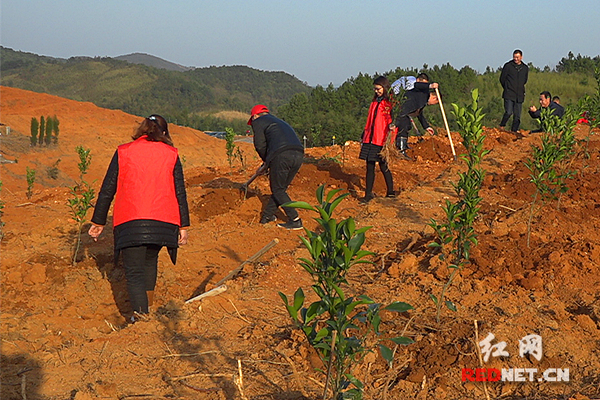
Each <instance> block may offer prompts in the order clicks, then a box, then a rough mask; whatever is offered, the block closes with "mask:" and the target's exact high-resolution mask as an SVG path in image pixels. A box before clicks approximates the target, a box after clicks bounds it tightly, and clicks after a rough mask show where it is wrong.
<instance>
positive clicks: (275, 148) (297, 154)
mask: <svg viewBox="0 0 600 400" xmlns="http://www.w3.org/2000/svg"><path fill="white" fill-rule="evenodd" d="M250 114H251V116H250V119H249V120H248V125H251V126H252V130H253V131H254V148H255V149H256V152H257V153H258V155H259V156H260V158H261V159H262V160H263V165H262V166H261V167H260V169H262V170H263V171H266V170H268V171H269V184H270V186H271V193H272V194H271V197H270V198H269V201H268V202H267V205H266V206H265V208H264V210H263V213H262V217H261V219H260V223H261V224H266V223H269V222H272V221H275V220H276V219H277V218H276V217H275V212H276V211H277V208H278V207H280V206H281V205H282V204H285V203H288V202H290V201H292V200H291V199H290V196H288V194H287V188H288V186H289V185H290V183H292V180H293V179H294V177H295V176H296V174H297V173H298V171H299V170H300V167H301V166H302V161H303V159H304V146H302V143H300V139H298V136H297V135H296V132H295V131H294V129H293V128H292V127H291V126H290V125H288V123H287V122H285V121H283V120H281V119H279V118H276V117H274V116H273V115H271V114H270V113H269V109H268V108H267V106H264V105H262V104H258V105H256V106H254V107H253V108H252V111H251V113H250ZM282 209H283V211H284V212H285V214H286V216H287V218H288V221H287V222H286V223H283V224H278V226H280V227H282V228H286V229H293V230H296V229H302V227H303V226H302V220H301V219H300V218H299V216H298V211H296V209H295V208H289V207H283V208H282Z"/></svg>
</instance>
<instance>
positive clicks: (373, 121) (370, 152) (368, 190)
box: [358, 76, 397, 204]
mask: <svg viewBox="0 0 600 400" xmlns="http://www.w3.org/2000/svg"><path fill="white" fill-rule="evenodd" d="M390 87H391V85H390V82H389V80H388V79H387V78H386V77H384V76H379V77H377V78H375V80H374V81H373V90H374V92H375V94H374V95H373V101H372V102H371V105H370V107H369V115H368V117H367V123H366V125H365V129H364V131H363V136H362V140H361V143H362V144H361V148H360V154H359V156H358V158H359V159H361V160H365V161H366V162H367V176H366V182H365V197H362V198H361V199H360V200H359V201H360V202H361V203H363V204H364V203H368V202H369V201H371V200H372V199H373V198H374V195H373V184H374V183H375V163H379V168H380V169H381V173H382V174H383V177H384V179H385V185H386V187H387V193H386V197H395V196H396V194H395V192H394V180H393V177H392V172H391V171H390V168H389V166H388V163H387V162H386V160H385V159H383V157H381V154H380V153H381V150H382V149H383V146H384V145H385V142H386V140H387V136H388V135H393V137H392V138H391V139H392V143H394V140H395V136H396V132H397V130H396V129H394V130H393V131H392V130H390V125H391V124H392V114H391V113H392V103H391V102H390V97H389V90H390Z"/></svg>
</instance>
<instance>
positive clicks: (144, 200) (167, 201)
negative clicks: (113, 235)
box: [113, 136, 181, 226]
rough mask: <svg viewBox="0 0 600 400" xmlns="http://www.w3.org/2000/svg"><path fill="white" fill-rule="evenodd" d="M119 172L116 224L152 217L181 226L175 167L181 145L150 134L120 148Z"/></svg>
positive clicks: (115, 212) (114, 223)
mask: <svg viewBox="0 0 600 400" xmlns="http://www.w3.org/2000/svg"><path fill="white" fill-rule="evenodd" d="M117 152H118V156H119V176H118V179H117V193H116V199H115V207H114V212H113V219H114V220H113V225H114V226H117V225H120V224H122V223H125V222H128V221H132V220H137V219H152V220H157V221H162V222H168V223H171V224H175V225H178V226H180V225H181V224H180V222H181V218H180V213H179V203H178V202H177V197H176V194H175V180H174V178H173V169H174V168H175V163H176V162H177V159H178V153H177V149H176V148H175V147H172V146H169V145H168V144H166V143H162V142H150V141H148V140H146V136H142V137H141V138H139V139H137V140H135V141H133V142H130V143H127V144H123V145H121V146H119V147H118V149H117Z"/></svg>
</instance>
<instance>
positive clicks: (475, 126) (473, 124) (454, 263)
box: [429, 89, 489, 322]
mask: <svg viewBox="0 0 600 400" xmlns="http://www.w3.org/2000/svg"><path fill="white" fill-rule="evenodd" d="M478 98H479V92H478V90H477V89H474V90H473V91H472V92H471V99H472V101H471V104H470V105H468V106H467V107H459V106H458V105H456V104H452V107H453V108H454V110H453V112H454V115H455V116H456V123H457V124H458V127H459V133H460V135H461V137H462V139H463V142H462V143H463V145H464V147H465V149H466V150H467V152H466V153H465V154H461V155H460V158H461V159H462V160H463V161H465V163H466V164H467V171H466V172H459V174H458V176H459V179H458V182H457V183H453V184H452V186H453V187H454V191H455V193H456V197H457V200H456V201H455V202H454V203H453V202H451V201H450V200H446V205H445V206H444V207H443V210H444V212H445V214H446V222H443V223H440V222H438V221H436V220H435V219H432V220H431V222H430V223H429V226H431V227H432V228H433V230H434V231H435V233H436V234H437V239H436V241H435V242H433V243H431V244H430V246H431V247H437V248H439V249H441V252H442V253H441V255H440V258H441V259H442V260H443V261H445V262H446V263H447V267H448V268H449V269H450V270H451V272H450V274H449V276H448V280H447V282H446V283H445V284H444V286H443V287H442V290H441V293H440V296H439V297H436V296H435V295H433V294H432V295H431V298H432V300H433V301H434V303H435V305H436V319H437V321H438V322H439V321H440V313H441V308H442V305H446V306H447V307H448V308H449V309H450V310H452V311H456V306H455V304H454V303H453V302H451V301H449V300H445V296H446V292H447V291H448V289H449V288H450V286H451V285H452V282H453V281H454V278H455V277H456V275H457V274H458V273H459V272H460V271H461V270H462V268H463V266H464V265H465V263H467V262H468V261H469V257H470V254H471V247H472V246H473V245H477V235H476V234H475V229H474V228H473V224H474V222H475V218H476V217H477V215H478V213H479V203H480V202H481V200H482V198H481V197H480V196H479V190H480V189H481V186H482V184H483V178H484V176H485V171H484V170H483V169H481V167H480V165H481V161H482V159H483V157H484V156H485V155H486V154H487V153H488V152H489V151H488V150H484V148H483V142H484V139H485V135H484V134H483V126H482V123H481V121H482V120H483V117H484V116H485V114H483V112H482V110H481V108H479V105H478Z"/></svg>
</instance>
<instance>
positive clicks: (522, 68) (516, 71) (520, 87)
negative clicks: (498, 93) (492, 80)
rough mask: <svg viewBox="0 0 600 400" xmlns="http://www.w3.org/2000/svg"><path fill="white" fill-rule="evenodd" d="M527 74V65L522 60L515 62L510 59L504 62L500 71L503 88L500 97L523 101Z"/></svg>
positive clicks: (518, 101)
mask: <svg viewBox="0 0 600 400" xmlns="http://www.w3.org/2000/svg"><path fill="white" fill-rule="evenodd" d="M528 75H529V67H528V66H527V64H525V63H524V62H522V63H521V64H517V63H516V62H514V61H513V60H510V61H508V62H507V63H506V64H504V67H502V73H500V84H501V85H502V88H503V89H504V91H503V92H502V98H504V99H507V100H512V101H515V102H517V103H523V102H524V101H525V84H526V83H527V77H528Z"/></svg>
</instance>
